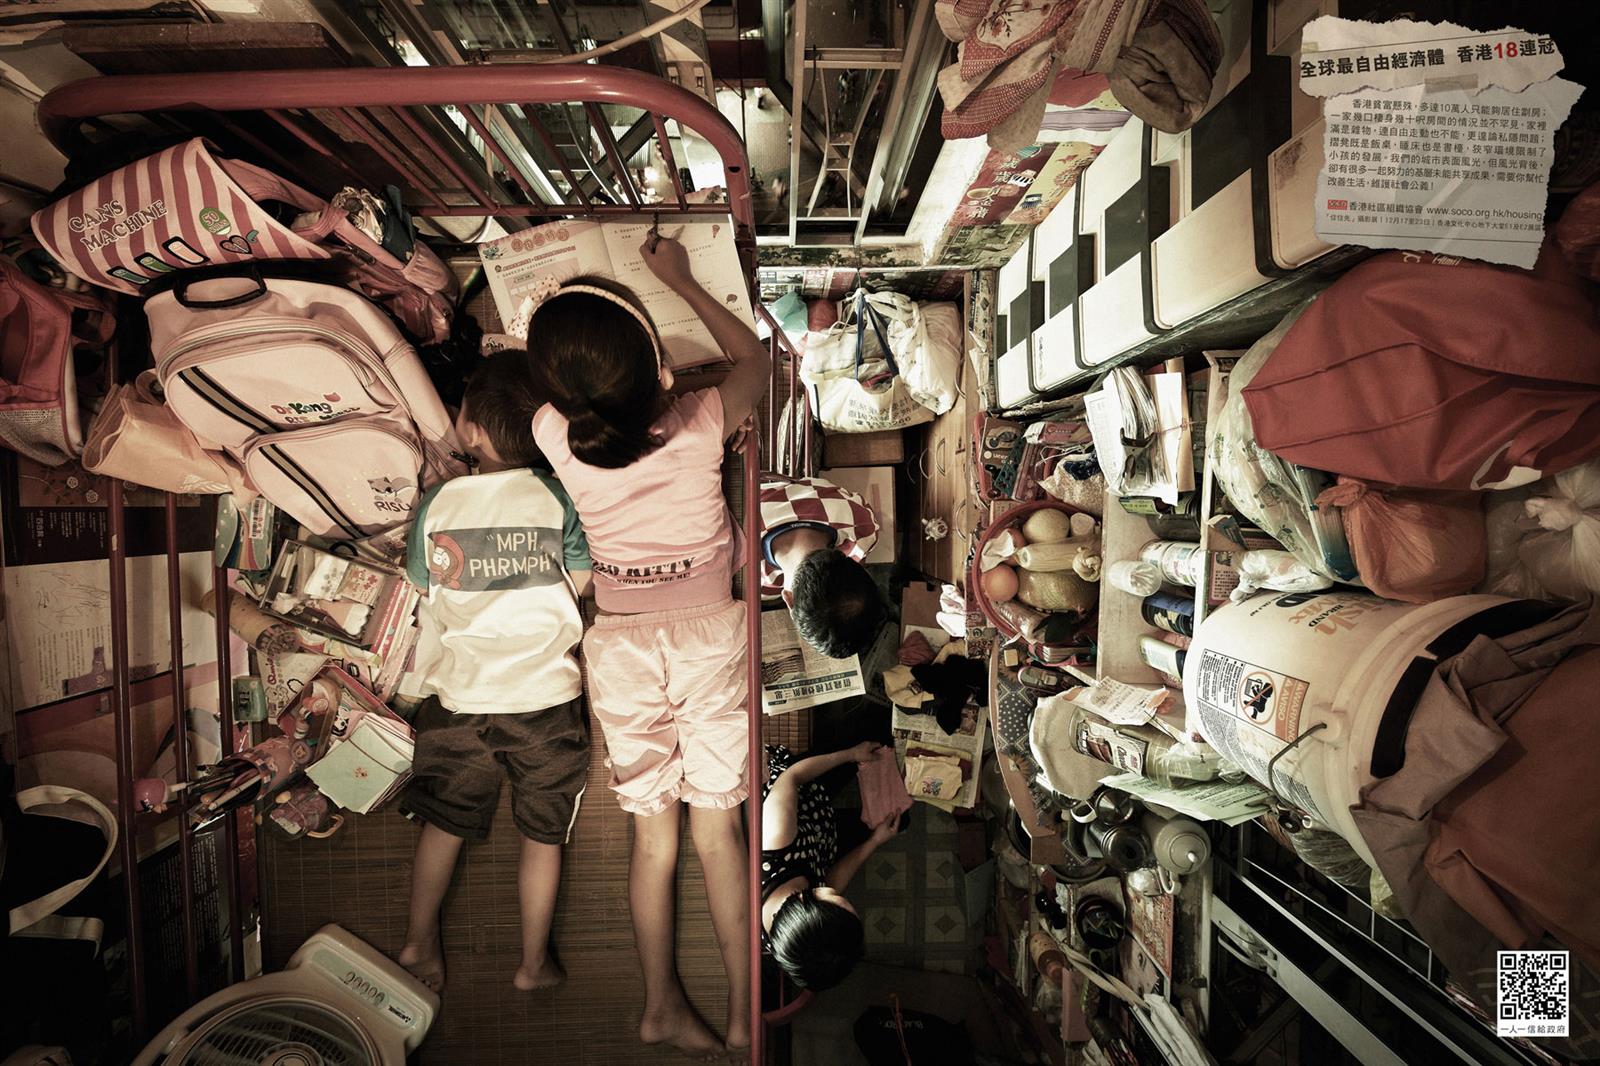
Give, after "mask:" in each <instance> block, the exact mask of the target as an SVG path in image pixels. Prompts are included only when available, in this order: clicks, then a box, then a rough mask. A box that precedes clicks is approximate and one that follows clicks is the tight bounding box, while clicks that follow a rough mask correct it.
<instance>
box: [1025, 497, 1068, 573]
mask: <svg viewBox="0 0 1600 1066" xmlns="http://www.w3.org/2000/svg"><path fill="white" fill-rule="evenodd" d="M1022 535H1023V536H1024V537H1027V538H1028V543H1029V544H1059V543H1061V542H1062V541H1064V540H1067V539H1068V538H1070V537H1071V536H1072V517H1071V516H1070V515H1068V514H1067V512H1065V511H1060V510H1057V509H1056V508H1054V507H1044V508H1041V509H1039V510H1037V511H1035V512H1033V513H1032V514H1031V515H1029V516H1028V518H1027V521H1025V522H1023V523H1022ZM1069 565H1070V564H1069Z"/></svg>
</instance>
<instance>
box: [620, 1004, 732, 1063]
mask: <svg viewBox="0 0 1600 1066" xmlns="http://www.w3.org/2000/svg"><path fill="white" fill-rule="evenodd" d="M639 1039H640V1040H642V1041H644V1042H645V1043H646V1044H670V1045H671V1046H672V1047H675V1048H677V1049H678V1050H679V1051H681V1052H683V1053H684V1054H686V1055H694V1056H697V1057H699V1058H703V1059H710V1058H714V1057H716V1056H718V1055H720V1054H722V1053H723V1051H724V1050H725V1048H724V1046H723V1043H722V1041H721V1040H719V1039H718V1038H717V1034H716V1033H713V1032H712V1031H711V1027H710V1026H709V1025H707V1024H706V1023H705V1020H704V1019H703V1018H701V1017H700V1015H699V1014H698V1013H697V1012H696V1011H695V1009H694V1007H693V1006H691V1005H690V1003H689V1001H688V1000H687V999H684V998H682V997H681V996H680V997H677V998H676V999H675V1000H674V1001H673V1002H670V1003H667V1004H665V1005H664V1006H661V1007H653V1006H646V1007H645V1012H644V1017H643V1018H642V1019H641V1020H640V1021H639Z"/></svg>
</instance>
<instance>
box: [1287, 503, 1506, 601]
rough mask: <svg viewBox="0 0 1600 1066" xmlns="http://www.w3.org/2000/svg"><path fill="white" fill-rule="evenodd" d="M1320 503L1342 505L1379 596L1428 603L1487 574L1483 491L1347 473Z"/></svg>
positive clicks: (1361, 566)
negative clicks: (1383, 485)
mask: <svg viewBox="0 0 1600 1066" xmlns="http://www.w3.org/2000/svg"><path fill="white" fill-rule="evenodd" d="M1317 505H1318V506H1319V507H1331V508H1337V509H1338V513H1339V514H1340V516H1341V517H1342V518H1343V520H1344V531H1345V536H1346V538H1348V540H1349V542H1350V552H1351V554H1352V555H1353V556H1354V557H1355V561H1356V570H1357V571H1358V572H1359V573H1360V575H1361V581H1362V583H1363V584H1365V585H1366V586H1367V587H1368V588H1369V589H1371V590H1372V591H1373V592H1375V593H1377V594H1378V595H1379V596H1382V597H1384V598H1386V599H1391V600H1402V601H1404V602H1406V603H1429V602H1431V601H1433V600H1439V599H1443V598H1444V597H1446V596H1458V595H1461V594H1462V593H1466V592H1470V591H1472V589H1473V588H1474V586H1476V585H1477V584H1478V583H1479V582H1481V581H1482V580H1483V575H1484V561H1485V554H1486V552H1487V545H1486V541H1485V533H1484V524H1483V507H1482V501H1481V500H1480V498H1479V497H1478V496H1477V495H1467V494H1463V493H1447V492H1407V491H1404V490H1399V489H1380V488H1376V487H1374V486H1371V485H1369V484H1367V483H1366V482H1364V481H1361V480H1359V479H1358V478H1348V477H1341V478H1340V479H1339V482H1338V484H1336V485H1334V486H1333V487H1332V488H1330V489H1327V490H1326V491H1324V492H1323V493H1322V494H1321V495H1319V496H1318V497H1317Z"/></svg>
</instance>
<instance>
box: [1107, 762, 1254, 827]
mask: <svg viewBox="0 0 1600 1066" xmlns="http://www.w3.org/2000/svg"><path fill="white" fill-rule="evenodd" d="M1100 783H1101V784H1102V785H1105V786H1106V787H1107V788H1115V789H1120V790H1121V791H1123V792H1126V793H1129V794H1130V795H1132V796H1134V797H1136V798H1138V799H1141V800H1143V801H1144V802H1146V803H1154V804H1158V805H1159V806H1162V807H1170V808H1172V809H1173V810H1175V811H1177V812H1178V813H1179V814H1187V815H1188V816H1189V817H1191V818H1198V819H1199V820H1201V821H1203V822H1221V823H1222V824H1223V825H1230V826H1231V825H1239V824H1240V823H1242V822H1248V821H1249V820H1250V819H1252V818H1256V817H1259V816H1260V815H1263V814H1266V813H1267V812H1268V810H1269V800H1270V796H1269V794H1268V792H1267V790H1266V789H1264V788H1262V787H1261V786H1260V785H1258V784H1256V783H1255V782H1254V781H1240V782H1238V783H1230V782H1228V781H1220V780H1219V781H1206V782H1202V783H1188V784H1183V785H1177V786H1172V787H1168V786H1166V785H1159V784H1157V783H1156V782H1154V781H1151V780H1150V779H1149V778H1147V777H1141V776H1140V775H1139V774H1118V775H1114V776H1112V777H1106V778H1102V779H1101V781H1100Z"/></svg>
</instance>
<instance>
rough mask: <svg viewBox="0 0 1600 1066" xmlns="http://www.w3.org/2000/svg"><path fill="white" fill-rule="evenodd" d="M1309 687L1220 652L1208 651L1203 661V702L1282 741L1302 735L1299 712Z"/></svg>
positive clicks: (1201, 675) (1201, 668) (1201, 684)
mask: <svg viewBox="0 0 1600 1066" xmlns="http://www.w3.org/2000/svg"><path fill="white" fill-rule="evenodd" d="M1309 688H1310V686H1309V685H1307V684H1306V682H1304V681H1302V680H1300V679H1299V678H1298V677H1290V676H1288V675H1287V674H1280V673H1278V672H1277V671H1275V670H1268V669H1266V668H1264V667H1260V666H1255V665H1253V664H1251V663H1247V662H1245V661H1244V660H1243V659H1235V658H1233V657H1232V656H1231V655H1223V654H1222V653H1221V652H1215V651H1209V650H1208V651H1207V652H1206V653H1205V654H1204V655H1203V656H1202V657H1201V659H1200V684H1199V692H1200V702H1201V703H1203V704H1211V705H1212V706H1213V707H1214V708H1216V709H1217V710H1219V711H1222V712H1224V713H1225V714H1231V715H1233V716H1234V717H1235V718H1239V719H1242V720H1243V721H1245V722H1248V723H1250V724H1251V725H1253V726H1255V727H1256V728H1257V729H1260V730H1262V731H1263V732H1267V733H1271V734H1272V735H1274V736H1276V737H1277V738H1278V739H1279V740H1293V739H1294V738H1295V737H1297V736H1299V735H1300V709H1301V708H1302V707H1303V706H1304V705H1305V701H1306V692H1307V690H1308V689H1309Z"/></svg>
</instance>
